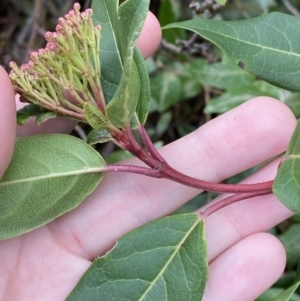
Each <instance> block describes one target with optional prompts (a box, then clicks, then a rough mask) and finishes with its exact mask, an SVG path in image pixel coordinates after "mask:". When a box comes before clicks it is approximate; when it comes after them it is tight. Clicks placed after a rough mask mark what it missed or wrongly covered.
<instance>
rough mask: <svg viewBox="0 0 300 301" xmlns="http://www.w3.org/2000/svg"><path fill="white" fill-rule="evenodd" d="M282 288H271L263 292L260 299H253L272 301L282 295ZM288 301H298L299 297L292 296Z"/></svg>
mask: <svg viewBox="0 0 300 301" xmlns="http://www.w3.org/2000/svg"><path fill="white" fill-rule="evenodd" d="M282 291H283V289H282V288H277V287H272V288H270V289H268V290H267V291H266V292H264V293H263V294H262V295H261V296H260V297H258V298H257V299H255V301H273V300H274V298H275V297H276V296H278V295H279V294H280V293H282ZM289 300H290V301H300V296H299V295H297V294H293V296H292V297H291V299H289Z"/></svg>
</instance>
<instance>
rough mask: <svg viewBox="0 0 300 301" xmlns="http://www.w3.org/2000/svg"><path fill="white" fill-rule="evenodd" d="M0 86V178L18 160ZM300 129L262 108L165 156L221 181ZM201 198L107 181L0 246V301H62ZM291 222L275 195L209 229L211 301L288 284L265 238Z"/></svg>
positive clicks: (274, 107) (137, 182)
mask: <svg viewBox="0 0 300 301" xmlns="http://www.w3.org/2000/svg"><path fill="white" fill-rule="evenodd" d="M153 22H154V21H151V22H149V23H148V25H147V26H149V27H146V32H145V31H144V33H143V34H142V38H141V40H140V47H141V49H142V51H143V49H148V50H149V48H147V46H146V45H148V46H149V47H150V46H151V45H152V48H151V49H152V50H153V45H155V44H156V43H155V41H157V40H158V39H159V30H158V28H157V25H155V23H153ZM150 28H151V29H150ZM149 34H152V35H153V36H152V39H151V38H149ZM145 46H146V47H145ZM143 47H145V48H143ZM143 53H144V55H145V54H146V53H145V50H144V51H143ZM1 72H2V71H1ZM0 76H1V78H0V82H1V84H2V88H1V89H2V90H1V91H0V95H7V96H6V97H3V99H2V101H3V105H2V107H3V109H2V111H1V112H0V114H2V115H1V118H0V125H1V133H0V135H1V138H2V141H5V144H4V143H2V145H3V147H1V149H0V155H1V158H4V159H2V160H1V162H0V164H1V166H0V171H4V170H5V168H6V166H7V164H8V161H9V158H10V156H11V153H12V146H13V140H14V139H13V138H12V137H14V129H15V128H14V124H15V120H14V112H13V110H14V108H13V105H12V97H13V94H12V91H11V88H10V86H9V84H8V82H7V81H8V79H7V77H5V76H4V73H3V72H2V73H1V74H0ZM5 93H6V94H5ZM5 118H6V119H5ZM4 121H6V122H4ZM294 126H295V118H294V117H293V115H292V113H291V112H290V111H289V110H288V109H287V108H286V107H285V106H284V105H283V104H281V103H280V102H278V101H275V100H272V99H270V98H266V97H263V98H257V99H254V100H252V101H249V102H247V103H246V104H244V105H242V106H240V107H238V108H236V109H235V110H232V111H230V112H228V113H227V114H224V115H222V116H221V117H219V118H216V119H215V120H212V121H211V122H209V123H208V124H206V125H204V126H203V127H201V128H200V129H199V130H197V131H195V132H194V133H192V134H190V135H188V136H186V137H184V138H182V139H180V140H178V141H176V142H174V143H172V144H170V145H167V146H165V147H164V148H162V149H161V153H162V155H163V156H164V157H165V158H167V160H168V162H169V163H170V165H171V166H173V167H175V168H176V169H178V170H180V171H182V172H184V173H186V174H189V175H191V176H193V177H198V178H203V179H206V180H209V181H221V180H222V179H224V178H228V177H230V176H231V175H234V174H236V173H239V172H241V171H243V170H245V169H248V168H250V167H251V166H254V165H256V164H259V163H260V162H262V161H265V160H267V159H269V158H271V157H273V156H275V155H277V154H280V153H281V152H283V151H284V150H285V149H286V147H287V144H288V142H289V139H290V136H291V134H292V131H293V129H294ZM2 129H3V130H2ZM40 129H41V128H39V129H38V130H40ZM31 130H32V132H34V133H36V131H37V129H36V128H32V127H28V128H27V130H26V131H28V132H27V133H29V132H30V131H31ZM60 130H61V128H60ZM274 133H276V135H274ZM9 139H10V140H9ZM133 161H134V162H135V161H136V160H131V163H133ZM277 166H278V162H274V163H271V164H269V165H268V166H266V167H265V168H263V169H262V170H260V171H259V172H258V173H256V174H255V175H254V176H252V177H250V178H249V179H248V180H247V181H248V182H258V181H263V180H269V179H272V178H273V177H274V175H275V173H276V170H277ZM1 168H2V169H1ZM120 186H122V190H120V189H119V187H120ZM198 193H199V191H197V190H195V189H191V188H188V187H184V186H181V185H179V184H177V183H172V182H169V181H168V180H161V179H160V180H158V179H149V178H145V177H142V176H139V175H133V174H107V175H105V178H104V180H103V181H102V183H101V184H100V185H99V187H98V188H97V189H96V191H95V192H94V193H93V194H92V195H90V196H89V197H88V198H87V199H86V200H85V201H84V202H83V203H82V204H81V205H80V206H79V207H78V208H77V209H75V210H73V211H71V212H69V213H68V214H66V215H64V216H62V217H60V218H58V219H56V220H55V221H53V222H52V223H49V224H48V225H46V226H44V227H41V228H39V229H37V230H35V231H32V232H30V233H28V234H25V235H23V236H20V237H16V238H13V239H9V240H6V241H2V242H0V273H1V278H0V300H5V301H19V300H32V301H35V300H39V301H40V300H43V301H54V300H55V301H60V300H64V299H65V298H66V297H67V295H68V294H69V293H70V292H71V290H72V289H73V288H74V286H75V285H76V283H77V282H78V280H79V279H80V277H81V276H82V275H83V273H84V272H85V271H86V269H87V268H88V267H89V266H90V264H91V261H92V260H93V258H95V257H96V256H99V255H100V256H101V255H104V254H105V252H106V251H108V250H109V249H110V248H111V247H112V246H113V245H114V244H115V241H116V239H117V238H118V237H120V236H121V235H123V234H125V233H127V232H128V231H130V230H132V229H134V228H136V227H138V226H140V225H142V224H144V223H146V222H148V221H150V220H153V219H155V218H158V217H161V216H164V215H166V214H169V213H171V212H172V211H174V210H175V209H177V208H178V207H180V206H181V205H182V204H184V203H185V202H186V201H187V200H189V199H190V198H192V197H193V196H195V195H196V194H198ZM290 215H291V212H290V211H288V210H287V209H285V207H284V206H283V205H281V204H280V203H279V202H278V201H277V200H276V198H275V197H274V196H272V195H269V196H265V197H259V198H256V199H249V200H245V201H242V202H239V203H237V204H234V205H232V206H229V207H226V208H224V209H222V210H220V211H218V212H216V213H214V214H213V215H212V216H210V217H209V218H208V220H207V222H206V224H207V240H208V256H209V262H210V271H209V273H210V274H209V280H208V283H207V288H206V292H205V297H204V298H203V300H205V301H216V300H222V301H226V300H230V301H234V300H241V296H242V299H243V301H247V300H253V299H255V297H257V296H258V295H259V294H260V293H262V292H263V291H264V290H265V289H267V288H268V287H269V286H270V285H271V284H272V283H273V282H274V281H275V280H276V279H277V278H278V277H279V275H280V274H281V272H282V270H283V268H284V265H285V253H284V250H283V247H282V245H281V244H280V243H279V241H278V240H277V239H276V238H274V237H272V236H271V235H269V234H264V233H262V232H263V231H266V230H267V229H269V228H271V227H272V226H273V225H275V224H277V223H279V222H280V221H282V220H284V219H286V218H287V217H289V216H290ZM179 301H180V300H179Z"/></svg>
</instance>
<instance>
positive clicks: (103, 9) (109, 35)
mask: <svg viewBox="0 0 300 301" xmlns="http://www.w3.org/2000/svg"><path fill="white" fill-rule="evenodd" d="M118 2H119V1H118V0H94V1H92V9H93V22H94V24H100V25H101V26H102V29H101V37H100V54H99V55H100V63H101V85H102V90H103V94H104V97H105V100H106V102H107V103H108V102H109V101H110V100H111V99H112V98H113V96H114V94H115V92H116V91H117V88H118V85H119V83H120V80H121V77H122V73H123V65H122V59H121V53H120V51H119V45H118V40H119V37H118V34H119V33H118Z"/></svg>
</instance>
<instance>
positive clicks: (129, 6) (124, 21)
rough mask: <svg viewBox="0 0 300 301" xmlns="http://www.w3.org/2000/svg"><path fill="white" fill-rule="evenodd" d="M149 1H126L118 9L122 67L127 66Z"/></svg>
mask: <svg viewBox="0 0 300 301" xmlns="http://www.w3.org/2000/svg"><path fill="white" fill-rule="evenodd" d="M149 3H150V0H126V1H125V2H123V3H122V5H120V7H119V11H118V19H119V30H120V35H119V37H120V47H121V49H122V59H123V65H124V66H126V64H129V63H130V61H131V60H132V57H133V49H134V47H135V44H136V41H137V39H138V37H139V36H140V33H141V30H142V28H143V25H144V22H145V19H146V17H147V14H148V10H149Z"/></svg>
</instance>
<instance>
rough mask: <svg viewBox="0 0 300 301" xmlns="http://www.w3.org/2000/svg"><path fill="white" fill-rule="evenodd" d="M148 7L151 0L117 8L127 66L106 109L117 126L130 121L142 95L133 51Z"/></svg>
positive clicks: (124, 4) (134, 1)
mask: <svg viewBox="0 0 300 301" xmlns="http://www.w3.org/2000/svg"><path fill="white" fill-rule="evenodd" d="M148 9H149V0H127V1H125V2H124V3H123V4H122V5H121V6H120V8H119V11H118V19H119V23H118V30H119V37H120V45H121V46H120V47H121V53H122V61H123V66H124V70H123V74H122V78H121V81H120V84H119V86H118V89H117V91H116V93H115V95H114V97H113V99H112V100H111V101H110V102H109V104H108V105H107V109H106V112H107V116H108V119H109V121H110V122H111V123H113V124H114V125H115V126H117V127H124V125H125V124H128V123H129V122H130V120H131V119H132V117H133V114H134V113H135V112H136V107H137V103H138V100H139V98H140V77H139V72H138V69H137V66H136V64H135V62H134V59H133V54H134V47H135V44H136V41H137V39H138V37H139V35H140V32H141V30H142V27H143V24H144V21H145V19H146V16H147V13H148Z"/></svg>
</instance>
